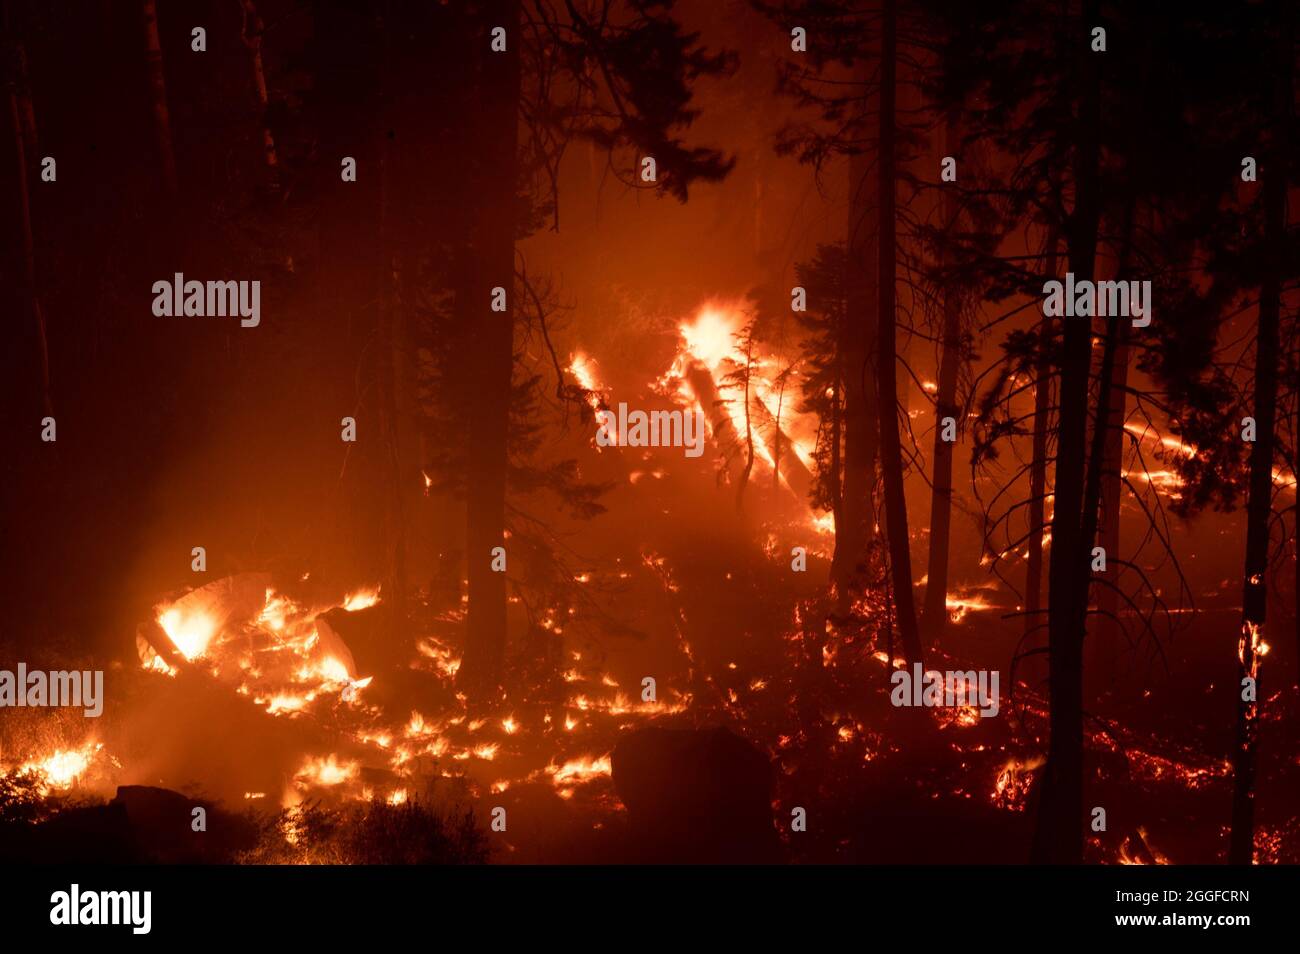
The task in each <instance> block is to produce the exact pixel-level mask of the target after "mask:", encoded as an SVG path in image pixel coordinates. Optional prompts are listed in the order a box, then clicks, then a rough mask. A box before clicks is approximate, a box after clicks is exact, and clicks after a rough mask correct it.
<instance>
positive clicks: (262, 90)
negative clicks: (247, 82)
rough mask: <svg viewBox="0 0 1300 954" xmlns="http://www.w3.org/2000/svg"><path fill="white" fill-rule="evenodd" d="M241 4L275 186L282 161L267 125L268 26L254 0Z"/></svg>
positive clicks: (244, 35)
mask: <svg viewBox="0 0 1300 954" xmlns="http://www.w3.org/2000/svg"><path fill="white" fill-rule="evenodd" d="M239 5H240V7H242V8H243V11H244V24H243V31H242V34H241V37H240V38H241V39H242V40H243V41H244V46H246V47H248V51H249V53H251V54H252V61H253V89H254V90H255V91H256V92H257V104H258V106H259V107H260V110H261V112H260V117H259V121H260V123H261V126H262V158H263V159H265V160H266V168H267V172H268V174H269V175H270V177H271V185H272V186H273V187H274V186H276V185H278V180H277V176H278V175H279V165H280V163H279V158H278V157H277V155H276V151H275V137H274V136H273V135H272V134H271V127H270V126H269V125H267V109H268V108H269V107H270V102H271V98H270V95H269V94H268V92H267V89H266V70H265V69H264V68H263V67H262V34H263V33H264V32H265V30H266V27H265V25H264V24H263V23H262V17H261V14H259V13H258V12H257V7H256V6H254V4H253V0H239Z"/></svg>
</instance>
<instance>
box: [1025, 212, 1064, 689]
mask: <svg viewBox="0 0 1300 954" xmlns="http://www.w3.org/2000/svg"><path fill="white" fill-rule="evenodd" d="M1059 241H1060V236H1059V234H1058V231H1057V228H1056V226H1055V224H1053V225H1051V226H1049V227H1048V233H1047V248H1046V256H1047V262H1046V268H1045V271H1044V274H1046V275H1047V277H1048V279H1049V280H1052V279H1055V278H1056V263H1057V254H1056V253H1057V243H1058V242H1059ZM1039 328H1040V329H1041V330H1040V331H1039V344H1038V361H1037V368H1036V371H1035V384H1034V437H1033V451H1032V456H1031V459H1030V462H1029V541H1028V550H1029V555H1028V558H1027V560H1026V564H1025V635H1026V637H1027V643H1028V645H1027V647H1026V648H1030V649H1032V648H1034V645H1035V644H1036V643H1039V642H1041V639H1039V638H1038V637H1037V634H1038V633H1039V632H1040V630H1039V629H1038V627H1040V626H1041V625H1042V623H1043V621H1042V619H1041V618H1040V617H1041V614H1042V609H1043V537H1044V534H1043V530H1044V528H1045V527H1046V519H1045V516H1044V514H1045V511H1046V505H1047V431H1048V428H1049V427H1050V426H1051V416H1052V360H1051V355H1052V352H1051V344H1052V341H1053V324H1052V319H1051V318H1048V317H1047V316H1046V315H1044V316H1043V320H1042V322H1041V324H1040V325H1039ZM1031 658H1034V659H1037V657H1031ZM1034 670H1035V671H1037V672H1039V673H1042V671H1043V667H1039V666H1037V665H1035V667H1034ZM1032 681H1035V682H1036V681H1037V680H1036V679H1034V680H1032Z"/></svg>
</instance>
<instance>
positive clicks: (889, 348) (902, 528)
mask: <svg viewBox="0 0 1300 954" xmlns="http://www.w3.org/2000/svg"><path fill="white" fill-rule="evenodd" d="M896 17H897V9H896V3H895V0H885V2H884V6H883V9H882V23H881V61H880V155H879V157H878V160H877V161H878V163H879V167H880V183H879V184H880V193H879V209H878V210H877V211H878V212H879V217H880V218H879V221H880V240H879V253H880V258H879V262H880V266H879V269H878V271H877V275H878V281H879V287H878V289H877V291H878V292H879V301H880V312H879V314H878V315H877V316H876V318H877V334H878V341H877V345H876V351H877V355H878V356H879V362H878V368H877V373H876V383H877V386H878V395H877V401H878V406H879V408H880V468H881V472H882V474H883V476H884V484H885V520H886V522H887V524H888V531H887V535H888V537H889V564H890V571H891V575H892V580H893V585H894V607H895V610H896V611H897V617H898V629H899V633H900V634H901V636H902V640H903V655H904V656H905V658H906V659H907V662H908V664H909V665H910V664H912V663H914V662H923V659H922V656H923V653H922V649H921V636H920V633H919V631H918V629H917V621H916V605H915V603H916V601H915V597H914V595H913V593H912V556H911V542H910V541H909V539H908V536H907V498H906V495H905V493H904V487H903V450H902V442H901V437H900V435H899V428H898V354H897V314H896V301H895V297H896V294H897V289H896V288H895V269H896V264H897V263H896V257H897V254H898V247H897V232H896V230H897V223H896V222H895V218H894V209H895V202H894V188H895V185H896V183H895V181H894V178H895V173H896V169H897V159H898V157H897V155H896V152H895V149H896V145H895V138H896V136H895V129H894V112H895V110H894V105H895V96H896V95H897V83H896V73H895V70H896V67H897V43H898V37H897V32H896V31H897V23H896Z"/></svg>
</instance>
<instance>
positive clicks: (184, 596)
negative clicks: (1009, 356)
mask: <svg viewBox="0 0 1300 954" xmlns="http://www.w3.org/2000/svg"><path fill="white" fill-rule="evenodd" d="M677 330H678V332H679V335H680V340H679V343H678V350H677V353H676V356H675V358H674V360H673V363H672V366H671V367H670V368H669V369H668V370H667V371H666V372H665V373H664V374H663V375H662V376H661V377H660V378H658V379H656V380H654V381H652V382H649V383H647V384H645V385H644V386H643V388H642V390H640V391H637V392H635V393H632V394H630V395H629V396H630V397H631V398H633V399H634V400H636V401H638V402H640V403H641V404H644V405H647V406H649V405H650V404H651V403H652V402H653V401H655V400H658V401H661V402H664V403H665V406H671V407H675V408H678V409H698V410H699V411H700V412H701V413H702V414H703V415H704V417H705V420H706V423H707V426H708V431H709V435H710V447H711V448H714V449H715V450H718V454H717V455H716V456H715V457H714V458H712V459H709V458H705V459H701V460H693V459H690V458H688V457H685V456H683V455H682V454H681V453H680V451H677V450H673V449H661V448H655V449H639V450H638V449H636V448H621V449H620V453H618V454H613V453H609V452H603V453H602V452H599V451H596V452H594V453H595V456H596V458H598V466H599V468H600V469H601V470H602V474H601V476H602V477H608V478H610V479H612V480H613V481H614V482H615V484H616V489H615V490H614V491H613V494H612V496H614V497H618V496H619V495H622V497H624V498H626V499H624V500H622V502H621V503H620V504H619V505H618V506H611V509H610V512H609V513H608V514H607V515H606V516H605V517H603V518H602V519H603V520H604V521H605V534H604V538H605V543H603V544H602V547H603V549H602V550H601V551H600V552H597V553H589V554H586V555H585V556H578V555H577V554H572V555H571V558H572V559H573V560H574V561H575V565H574V566H572V567H570V568H569V569H568V571H566V572H568V574H569V577H570V578H569V579H566V580H564V581H562V582H563V583H564V584H565V588H563V589H562V588H559V587H555V588H552V589H551V591H550V593H551V595H550V597H549V598H547V599H539V598H538V597H537V596H536V594H529V593H527V592H524V591H523V590H522V589H519V588H515V589H514V590H512V595H511V596H510V612H511V619H512V625H513V627H514V631H516V632H518V633H521V634H523V635H522V638H521V639H519V640H517V644H516V646H515V652H516V654H517V655H516V657H515V658H512V659H511V660H510V665H509V667H508V668H509V670H510V672H512V673H513V674H515V675H514V676H513V682H512V684H511V685H510V686H508V687H507V691H506V693H505V695H504V697H503V698H501V699H500V700H498V701H497V702H496V703H494V704H492V705H483V704H479V705H472V704H471V703H470V700H469V699H467V697H466V696H465V695H464V694H463V692H462V691H461V687H460V686H459V685H458V674H459V672H460V666H461V660H462V655H463V645H464V638H465V637H464V629H465V605H464V597H463V596H462V589H461V586H460V585H458V584H460V583H462V582H463V581H459V580H453V581H452V585H451V586H450V587H448V588H447V589H446V591H445V592H442V593H438V592H435V591H433V590H432V589H430V590H425V591H421V592H420V593H418V594H416V595H415V597H414V598H410V599H408V600H407V605H406V607H405V614H404V615H403V617H402V618H400V619H399V618H397V617H396V614H395V613H394V612H393V611H392V609H391V607H390V606H389V604H388V601H387V600H386V599H385V594H384V593H383V592H382V591H381V590H380V588H379V587H377V586H374V585H368V586H352V587H346V586H342V585H335V586H331V585H329V584H326V583H324V582H322V581H320V580H317V579H314V578H313V577H312V575H311V574H309V573H299V574H292V575H288V576H285V575H282V574H274V575H273V574H270V573H240V574H236V575H233V576H229V577H225V578H222V579H218V580H214V581H212V582H209V583H206V584H205V585H202V586H198V587H194V588H192V589H189V590H186V591H183V592H177V593H172V594H169V595H167V596H166V597H164V598H163V599H161V600H159V602H158V603H157V605H156V606H155V608H154V610H153V612H152V614H151V615H150V617H149V618H148V619H146V620H144V621H142V622H141V624H140V626H139V628H138V631H137V633H136V634H135V648H136V657H137V658H136V660H135V663H134V664H133V665H126V666H118V667H117V668H115V669H113V670H111V671H110V672H109V673H108V679H107V682H108V683H109V684H110V685H111V687H112V689H111V692H110V693H109V705H108V708H107V709H106V711H105V714H104V717H103V718H102V719H99V720H95V721H94V722H93V723H88V722H87V721H86V720H84V719H81V718H80V717H79V716H78V717H77V718H71V717H68V718H65V717H64V716H63V714H62V711H61V710H41V711H40V712H37V711H35V710H28V711H27V712H26V714H25V715H23V716H22V717H21V718H6V721H5V722H4V723H3V725H0V819H3V820H5V821H6V822H7V823H10V824H15V825H24V826H32V825H34V824H39V823H42V822H48V821H49V820H50V819H52V818H56V817H58V816H59V815H61V814H68V813H70V812H74V811H77V810H79V809H84V808H86V807H87V806H90V807H94V806H95V805H100V806H102V805H104V804H105V800H106V799H108V798H109V797H110V796H114V792H115V790H118V788H119V786H123V785H126V786H130V785H150V786H160V787H162V788H165V789H171V790H174V791H177V792H184V793H185V794H186V795H187V796H188V797H193V798H205V799H210V800H211V801H212V803H213V804H215V805H221V806H225V808H226V810H227V811H229V812H230V813H231V814H232V815H233V816H237V817H239V818H241V819H244V824H246V825H247V826H248V828H249V829H250V830H251V831H252V832H253V833H254V834H253V836H251V837H252V841H251V843H250V844H249V845H246V846H244V847H241V848H239V849H238V850H234V849H232V850H231V851H230V852H229V853H228V855H226V856H224V857H223V860H234V859H239V860H244V861H249V862H256V863H333V862H362V863H364V862H372V861H401V862H408V861H409V862H421V861H480V860H486V859H488V858H491V859H492V860H503V861H552V860H605V861H608V860H613V859H618V858H622V857H627V856H628V852H626V851H625V850H624V849H625V848H626V844H627V839H628V838H629V837H631V836H630V834H629V826H628V812H627V810H626V808H625V807H624V805H623V803H622V800H621V799H620V797H619V793H618V792H617V791H616V788H615V785H614V781H613V773H614V762H613V758H612V753H613V752H614V750H615V748H616V746H617V745H618V743H619V741H620V739H622V738H624V737H626V736H627V734H628V733H630V732H632V731H634V730H636V729H638V728H640V727H644V726H647V725H655V726H670V727H676V728H693V727H703V726H712V725H718V724H721V725H726V726H729V727H731V728H732V729H733V730H734V731H735V732H736V733H737V734H738V735H740V736H743V737H744V738H746V739H748V740H749V742H751V743H753V744H754V745H755V746H756V748H757V750H759V751H761V752H763V753H764V754H765V755H766V756H767V757H768V758H769V759H770V760H771V762H772V764H773V765H774V767H775V773H776V774H775V787H774V790H773V801H772V814H773V818H774V819H775V826H776V830H777V831H778V832H779V833H780V837H781V840H782V850H783V851H784V852H785V855H786V856H787V857H789V858H792V859H794V860H805V861H823V862H830V861H894V862H897V861H910V862H915V861H924V860H933V861H951V860H953V859H952V850H953V848H952V846H953V845H954V844H962V845H965V846H966V849H963V850H969V852H970V853H971V857H970V860H985V861H1008V862H1012V861H1021V860H1023V857H1024V846H1025V845H1026V843H1027V838H1028V827H1027V826H1028V825H1029V819H1031V818H1032V815H1033V811H1032V809H1033V800H1034V797H1035V785H1036V783H1037V782H1038V781H1039V780H1040V775H1041V768H1042V766H1043V760H1044V755H1045V752H1046V746H1047V709H1046V705H1045V703H1044V700H1043V697H1042V694H1041V692H1040V689H1041V687H1040V686H1038V685H1036V684H1029V683H1027V682H1025V681H1024V677H1021V678H1019V679H1015V680H1013V679H1012V678H1011V677H1010V675H1009V672H1008V668H1007V667H1008V662H1009V660H1010V658H1011V655H1012V653H1013V652H1014V646H1013V645H1012V644H1011V643H1008V642H1007V641H1006V638H1005V633H1006V632H1007V631H1008V629H1009V628H1016V629H1019V627H1020V625H1021V624H1020V622H1019V621H1018V620H1015V621H1014V622H1011V621H1008V620H1007V619H1006V618H1005V616H1004V614H1012V613H1014V611H1015V610H1016V609H1017V608H1018V607H1017V606H1016V604H1015V600H1014V598H1013V597H1011V596H1009V595H1008V594H1006V593H1005V591H1003V590H1002V589H1000V588H999V587H998V586H997V585H996V584H995V583H994V582H993V581H992V578H991V577H990V578H989V579H987V580H982V581H975V582H970V583H966V584H956V585H953V586H952V587H951V592H950V595H949V599H948V606H947V608H948V613H949V622H950V626H949V636H948V637H946V638H945V648H946V650H947V653H946V654H938V653H934V654H932V657H931V658H929V659H927V664H928V665H929V666H931V667H934V668H937V669H957V670H968V669H972V668H974V661H978V664H979V665H982V666H985V667H991V668H1001V669H1002V670H1003V673H1004V676H1005V679H1004V682H1003V687H1004V692H1005V694H1006V695H1005V697H1004V700H1003V707H1002V710H1001V712H1000V714H999V715H998V717H996V718H981V716H980V714H979V712H978V711H977V709H976V707H974V706H969V705H967V706H954V707H939V708H925V709H906V708H904V709H900V708H897V707H895V706H894V705H892V704H891V703H890V677H891V675H892V674H893V673H894V672H895V671H896V669H897V668H899V667H901V666H902V660H900V659H898V658H897V657H898V655H899V654H900V653H901V649H902V647H901V646H900V645H898V644H897V643H895V642H894V641H893V640H892V639H891V636H890V632H891V629H892V620H891V611H890V605H891V604H890V601H889V599H888V580H887V575H886V573H885V569H884V554H883V552H882V550H881V548H880V547H875V548H873V549H872V551H871V561H872V566H871V567H869V568H868V569H867V572H866V574H865V576H864V580H865V585H863V586H862V587H860V588H859V589H858V590H857V591H856V592H855V593H854V594H853V598H852V600H850V601H849V605H847V606H843V605H831V604H830V601H829V600H828V598H827V595H826V592H825V586H824V581H825V579H826V575H827V574H826V569H827V568H826V565H825V561H826V560H827V559H828V558H829V556H830V550H831V548H830V545H829V540H830V539H831V538H830V534H831V533H833V530H834V521H833V518H831V516H830V514H826V513H821V512H819V511H818V510H816V509H814V508H812V507H810V506H809V505H808V503H807V499H808V492H807V491H808V488H807V485H806V478H807V477H808V472H809V468H810V467H812V466H813V463H814V456H815V444H816V440H817V435H816V433H815V430H814V429H812V427H811V425H810V421H809V420H808V419H807V417H806V415H803V414H802V413H801V412H800V411H799V410H798V408H797V405H796V404H795V402H793V401H792V400H789V399H788V395H786V394H784V389H793V388H795V387H796V386H797V381H796V380H795V378H794V376H792V375H791V374H789V368H788V363H787V362H785V361H784V360H783V359H782V357H781V356H780V355H779V354H776V353H765V352H764V351H763V349H762V348H761V347H756V346H754V345H753V343H752V342H750V343H749V345H747V346H746V347H745V348H744V349H743V350H741V347H740V340H741V339H739V338H738V333H739V332H740V331H741V330H742V322H741V320H740V317H739V316H738V315H736V314H735V313H733V312H729V311H727V310H726V309H725V308H722V307H721V306H717V307H714V306H711V307H708V308H705V309H703V310H701V312H700V313H699V314H698V315H697V316H696V317H695V318H694V319H693V320H692V321H689V322H683V323H682V324H681V325H680V326H679V327H678V329H677ZM570 370H571V371H572V372H573V373H574V374H575V375H576V376H577V377H578V379H579V380H580V382H581V384H582V387H583V388H584V389H585V391H586V394H587V396H588V399H589V403H590V406H591V407H592V408H601V407H606V406H608V405H609V403H610V401H611V400H612V399H614V398H621V397H622V395H616V394H611V393H609V391H608V389H607V388H606V386H605V385H604V383H603V382H602V381H601V379H600V373H601V368H600V364H599V363H598V361H597V360H596V359H595V358H593V357H591V356H590V355H575V356H574V357H573V358H572V361H571V368H570ZM741 371H743V372H745V374H746V375H747V376H748V377H747V379H746V380H747V383H748V385H749V387H748V393H749V400H750V405H751V406H750V411H751V416H750V417H749V418H748V419H747V417H746V415H745V413H744V411H743V408H744V402H743V400H742V401H739V402H738V401H737V400H736V398H735V395H736V393H737V388H736V386H735V385H736V382H737V375H738V373H740V372H741ZM783 376H784V377H783ZM743 434H748V437H747V438H745V439H743V440H742V436H741V435H743ZM750 441H752V442H753V446H752V458H751V459H749V460H748V464H746V463H745V459H746V458H750V453H749V447H748V445H749V442H750ZM593 466H596V465H595V464H593ZM743 485H747V489H746V490H745V491H744V494H745V495H747V496H742V495H741V494H740V493H739V492H738V487H740V486H743ZM724 498H725V499H727V501H728V505H726V506H719V500H721V499H724ZM746 500H748V501H749V503H748V504H747V503H746ZM623 504H626V506H624V505H623ZM647 513H653V514H656V515H657V516H658V517H659V518H661V519H658V520H656V521H654V523H653V525H647V521H645V519H644V517H643V515H644V514H647ZM700 528H709V530H708V535H707V539H701V537H702V534H701V531H700ZM522 545H523V541H522V536H521V537H520V538H517V539H516V540H515V542H513V543H512V547H519V546H522ZM795 546H800V547H803V548H805V550H806V551H807V555H808V559H809V561H810V563H809V566H808V571H807V572H806V573H794V572H791V556H790V555H791V549H792V547H795ZM516 552H517V551H516ZM512 559H514V557H513V556H512ZM924 582H925V581H922V584H924ZM559 592H568V593H570V594H573V593H577V594H579V595H578V596H572V595H570V596H566V597H564V598H560V597H557V596H555V594H556V593H559ZM597 623H600V624H602V625H597ZM647 679H651V680H652V681H653V685H652V687H651V686H648V684H647V682H646V680H647ZM1149 710H1150V707H1148V711H1149ZM1128 716H1131V718H1128V717H1126V719H1125V720H1124V721H1123V724H1122V725H1121V724H1119V723H1117V722H1107V723H1103V722H1100V721H1097V722H1094V723H1092V724H1090V727H1089V731H1088V751H1089V771H1090V772H1091V773H1092V776H1091V781H1090V787H1091V789H1092V790H1093V791H1095V792H1096V793H1097V796H1098V798H1099V799H1104V800H1106V802H1107V803H1108V804H1112V805H1119V804H1147V805H1155V804H1158V805H1159V806H1160V809H1159V810H1158V811H1156V810H1154V809H1153V810H1149V811H1143V812H1141V813H1138V814H1133V815H1126V816H1120V815H1116V816H1114V817H1112V820H1111V824H1110V826H1109V828H1108V831H1107V832H1099V833H1097V834H1095V835H1094V836H1093V837H1092V839H1091V840H1090V842H1089V849H1088V850H1089V856H1090V858H1091V859H1092V860H1095V861H1103V862H1123V863H1130V862H1131V863H1161V862H1164V861H1168V860H1175V861H1184V860H1192V859H1193V857H1194V858H1196V859H1201V858H1203V859H1204V860H1215V853H1216V852H1217V851H1218V850H1219V848H1220V847H1221V846H1220V845H1217V844H1215V843H1214V842H1213V839H1209V840H1207V839H1205V838H1203V837H1202V838H1200V839H1199V843H1200V844H1201V845H1202V847H1201V848H1198V849H1197V851H1198V852H1199V854H1197V855H1192V854H1190V853H1188V852H1185V851H1184V850H1183V849H1182V848H1181V846H1182V845H1185V844H1193V843H1197V842H1198V839H1197V837H1196V835H1195V834H1194V833H1189V832H1187V831H1185V830H1184V829H1185V825H1184V823H1183V821H1182V820H1183V819H1186V818H1199V817H1206V815H1207V814H1212V812H1213V809H1211V808H1207V807H1206V806H1207V805H1209V804H1210V803H1212V802H1214V800H1216V799H1222V797H1223V795H1224V793H1225V792H1226V790H1227V785H1228V784H1229V772H1228V769H1227V766H1226V763H1225V762H1223V761H1222V760H1216V759H1214V758H1212V757H1208V756H1205V755H1203V754H1200V752H1201V750H1199V749H1197V748H1196V746H1195V745H1193V744H1191V743H1192V742H1194V741H1195V740H1187V742H1186V744H1181V745H1173V744H1171V743H1170V742H1168V741H1165V739H1164V736H1163V735H1162V732H1163V727H1160V726H1158V725H1157V724H1155V723H1152V722H1150V720H1148V721H1147V722H1146V723H1144V722H1143V718H1142V717H1141V715H1140V714H1138V715H1133V713H1129V714H1128ZM1268 718H1270V716H1269V715H1268V714H1267V709H1266V714H1265V719H1266V720H1267V719H1268ZM88 724H90V725H92V728H91V730H90V731H89V732H88V731H87V725H88ZM1138 726H1141V728H1138ZM1170 734H1171V735H1172V733H1170ZM119 797H120V796H119ZM115 800H116V798H115ZM108 804H110V805H111V804H113V803H111V802H110V803H108ZM497 809H501V810H503V811H504V812H505V816H506V817H508V818H509V824H508V826H507V827H506V829H505V830H504V831H491V830H490V829H489V827H488V826H489V819H490V818H491V817H492V814H493V812H494V811H496V810H497ZM799 811H803V812H804V813H806V815H807V817H808V818H809V824H808V827H807V830H806V831H802V832H796V831H794V830H792V825H791V821H790V820H791V818H792V816H793V815H794V814H796V813H797V812H799ZM1292 827H1293V826H1292ZM918 832H919V833H921V834H918ZM1295 840H1296V839H1295V832H1294V831H1293V830H1292V829H1288V828H1287V827H1286V826H1285V825H1280V826H1279V825H1274V824H1266V825H1264V826H1262V829H1261V844H1262V847H1261V849H1260V850H1261V852H1263V853H1264V855H1265V856H1266V857H1268V858H1270V859H1273V860H1276V859H1278V858H1288V857H1293V856H1294V854H1295V851H1296V847H1295ZM1175 846H1178V847H1175Z"/></svg>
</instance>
